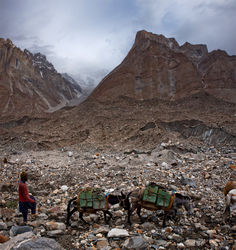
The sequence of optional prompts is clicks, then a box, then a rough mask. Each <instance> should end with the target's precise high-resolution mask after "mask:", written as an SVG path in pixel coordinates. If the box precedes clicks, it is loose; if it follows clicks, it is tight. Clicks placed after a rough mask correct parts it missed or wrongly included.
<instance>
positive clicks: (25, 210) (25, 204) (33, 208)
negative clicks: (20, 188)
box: [19, 195, 36, 222]
mask: <svg viewBox="0 0 236 250" xmlns="http://www.w3.org/2000/svg"><path fill="white" fill-rule="evenodd" d="M30 198H31V199H33V200H35V198H34V197H33V196H32V195H30ZM28 209H30V210H31V214H35V213H36V202H34V203H32V202H21V201H20V202H19V210H20V212H21V213H22V216H23V221H24V222H27V216H28Z"/></svg>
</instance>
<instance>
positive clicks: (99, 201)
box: [93, 193, 106, 209]
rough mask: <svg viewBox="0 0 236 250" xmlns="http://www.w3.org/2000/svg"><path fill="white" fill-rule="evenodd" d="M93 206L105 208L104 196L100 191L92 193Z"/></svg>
mask: <svg viewBox="0 0 236 250" xmlns="http://www.w3.org/2000/svg"><path fill="white" fill-rule="evenodd" d="M93 208H94V209H105V208H106V196H105V195H104V194H102V193H93Z"/></svg>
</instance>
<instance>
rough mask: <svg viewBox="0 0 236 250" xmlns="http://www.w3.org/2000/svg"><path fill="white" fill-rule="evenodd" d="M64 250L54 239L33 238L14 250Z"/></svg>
mask: <svg viewBox="0 0 236 250" xmlns="http://www.w3.org/2000/svg"><path fill="white" fill-rule="evenodd" d="M39 249H41V250H64V248H62V247H61V246H60V245H59V244H58V243H57V242H56V241H55V240H54V239H49V238H46V237H39V238H33V239H31V240H29V241H26V242H23V243H22V244H20V245H19V246H16V247H14V248H12V250H39Z"/></svg>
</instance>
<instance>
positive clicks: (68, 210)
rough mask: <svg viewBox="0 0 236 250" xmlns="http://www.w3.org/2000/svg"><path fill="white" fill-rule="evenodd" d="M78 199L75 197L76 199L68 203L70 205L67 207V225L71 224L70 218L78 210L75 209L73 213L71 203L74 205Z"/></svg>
mask: <svg viewBox="0 0 236 250" xmlns="http://www.w3.org/2000/svg"><path fill="white" fill-rule="evenodd" d="M76 199H77V198H76V197H75V198H73V199H71V200H69V202H68V205H67V219H66V223H67V225H69V224H70V217H71V215H72V214H73V213H74V212H75V211H76V210H77V208H76V210H75V211H74V209H75V208H74V209H73V210H72V211H70V207H71V203H72V202H73V201H75V200H76Z"/></svg>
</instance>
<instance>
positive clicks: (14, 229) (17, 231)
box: [10, 226, 33, 236]
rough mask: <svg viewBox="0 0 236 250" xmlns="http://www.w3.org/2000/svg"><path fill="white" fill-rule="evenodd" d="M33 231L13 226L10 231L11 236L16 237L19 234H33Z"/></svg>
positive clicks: (26, 227) (24, 227)
mask: <svg viewBox="0 0 236 250" xmlns="http://www.w3.org/2000/svg"><path fill="white" fill-rule="evenodd" d="M32 231H33V229H32V228H31V227H29V226H12V227H11V230H10V236H16V235H18V234H22V233H26V232H32Z"/></svg>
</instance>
